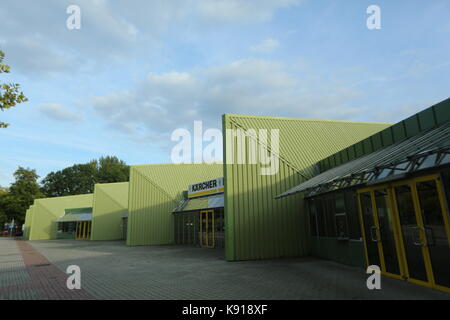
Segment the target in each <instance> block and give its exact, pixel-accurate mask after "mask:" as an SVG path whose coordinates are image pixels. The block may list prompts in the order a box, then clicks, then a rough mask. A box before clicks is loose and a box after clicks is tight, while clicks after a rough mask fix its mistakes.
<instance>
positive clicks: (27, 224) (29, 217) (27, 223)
mask: <svg viewBox="0 0 450 320" xmlns="http://www.w3.org/2000/svg"><path fill="white" fill-rule="evenodd" d="M33 208H34V206H33V205H31V206H30V208H28V210H27V211H26V214H25V230H24V234H23V236H24V238H25V239H26V240H30V230H31V220H32V214H33Z"/></svg>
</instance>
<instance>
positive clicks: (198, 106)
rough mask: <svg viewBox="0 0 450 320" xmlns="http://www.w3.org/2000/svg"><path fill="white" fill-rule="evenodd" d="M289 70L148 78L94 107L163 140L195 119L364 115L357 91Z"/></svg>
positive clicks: (216, 122) (244, 67)
mask: <svg viewBox="0 0 450 320" xmlns="http://www.w3.org/2000/svg"><path fill="white" fill-rule="evenodd" d="M288 70H289V69H288V68H287V66H285V65H284V64H282V63H279V62H274V61H268V60H263V59H246V60H239V61H234V62H232V63H229V64H225V65H221V66H216V67H210V68H197V69H195V70H192V71H191V72H189V73H188V72H184V73H177V72H169V73H161V74H149V75H148V76H147V77H146V78H145V79H144V80H143V81H142V82H141V83H139V84H138V85H137V86H136V87H134V88H130V89H128V90H124V91H122V92H116V93H112V94H108V95H104V96H98V97H95V98H94V99H93V101H92V102H93V107H94V110H96V111H97V113H98V114H99V115H101V116H102V117H103V118H104V119H106V121H107V122H108V124H109V126H110V127H114V128H116V129H118V130H121V131H122V132H124V133H125V134H129V135H130V136H132V137H133V139H134V140H137V139H139V138H138V136H141V137H151V136H155V137H156V136H157V137H158V139H159V140H161V139H162V138H161V137H168V136H169V134H170V132H171V131H173V130H174V129H176V128H180V127H186V126H189V127H190V126H191V125H192V123H193V121H194V120H203V121H204V123H205V125H206V126H212V127H216V128H220V127H221V122H220V121H221V115H222V114H224V113H246V114H255V115H273V116H292V117H305V118H334V119H352V118H355V117H357V116H359V115H360V114H361V113H363V112H365V110H362V109H360V108H357V107H355V106H353V105H352V103H351V102H352V101H353V99H354V98H355V97H358V96H359V94H360V93H359V92H358V91H355V90H354V89H348V88H347V87H346V86H345V85H344V84H340V85H337V84H336V83H335V82H334V81H332V80H330V79H325V78H322V77H305V76H303V77H299V76H296V75H293V74H291V73H290V72H289V71H288ZM167 141H169V139H168V138H167Z"/></svg>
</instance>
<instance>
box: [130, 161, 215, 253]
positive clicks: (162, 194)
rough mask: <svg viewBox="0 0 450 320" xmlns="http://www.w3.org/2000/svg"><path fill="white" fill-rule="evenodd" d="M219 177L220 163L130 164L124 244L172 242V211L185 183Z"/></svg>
mask: <svg viewBox="0 0 450 320" xmlns="http://www.w3.org/2000/svg"><path fill="white" fill-rule="evenodd" d="M221 176H223V165H221V164H157V165H140V166H132V167H131V171H130V186H129V199H128V231H127V233H128V236H127V244H128V245H131V246H136V245H163V244H173V243H174V218H173V215H172V213H173V211H174V209H175V208H176V207H177V205H178V204H179V202H180V201H181V200H182V199H183V192H184V191H185V190H186V189H187V186H188V185H189V184H193V183H196V182H200V181H204V180H208V179H214V178H217V177H221Z"/></svg>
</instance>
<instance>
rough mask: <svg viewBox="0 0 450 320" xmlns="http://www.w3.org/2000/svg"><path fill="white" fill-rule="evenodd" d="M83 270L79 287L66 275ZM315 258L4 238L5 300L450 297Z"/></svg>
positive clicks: (0, 267)
mask: <svg viewBox="0 0 450 320" xmlns="http://www.w3.org/2000/svg"><path fill="white" fill-rule="evenodd" d="M69 265H78V266H79V267H80V268H81V286H82V290H68V289H67V288H66V285H65V282H66V279H67V275H66V274H65V270H66V268H67V267H68V266H69ZM366 279H367V275H366V274H365V272H364V270H361V269H358V268H352V267H348V266H344V265H340V264H337V263H334V262H329V261H323V260H317V259H312V258H301V259H289V260H271V261H244V262H226V261H225V260H224V259H223V252H221V251H218V250H210V249H199V248H193V247H185V246H153V247H127V246H125V244H124V243H123V242H92V241H75V240H55V241H36V242H25V241H14V240H10V239H5V238H0V299H433V300H434V299H450V294H447V293H443V292H439V291H435V290H432V289H429V288H424V287H420V286H417V285H413V284H409V283H406V282H403V281H399V280H395V279H390V278H385V277H383V278H382V283H381V285H382V289H381V290H375V291H371V290H368V289H367V287H366Z"/></svg>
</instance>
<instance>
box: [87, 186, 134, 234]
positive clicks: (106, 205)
mask: <svg viewBox="0 0 450 320" xmlns="http://www.w3.org/2000/svg"><path fill="white" fill-rule="evenodd" d="M127 216H128V182H119V183H104V184H96V185H95V188H94V204H93V210H92V230H91V240H122V239H124V237H125V235H124V220H126V218H127Z"/></svg>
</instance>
